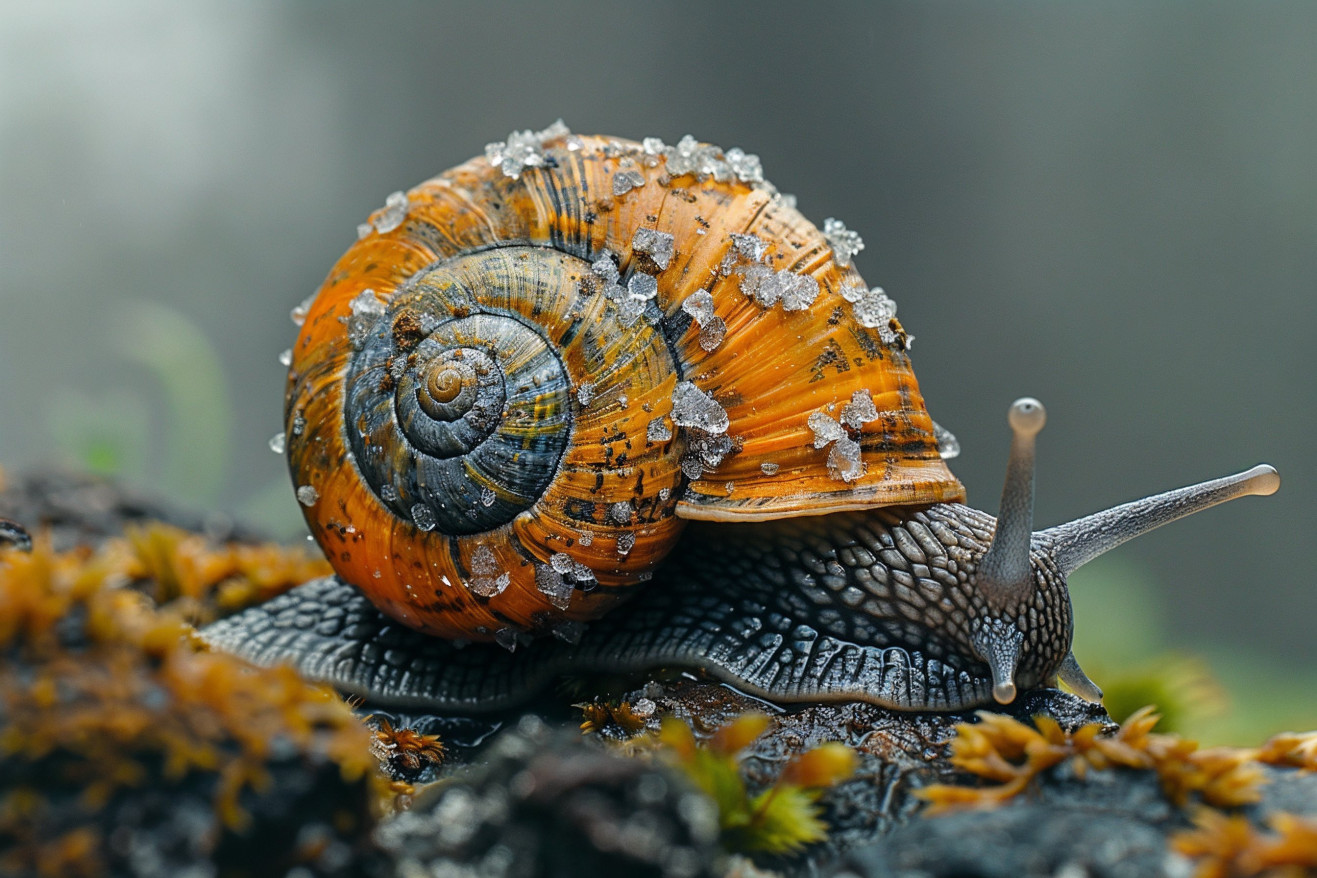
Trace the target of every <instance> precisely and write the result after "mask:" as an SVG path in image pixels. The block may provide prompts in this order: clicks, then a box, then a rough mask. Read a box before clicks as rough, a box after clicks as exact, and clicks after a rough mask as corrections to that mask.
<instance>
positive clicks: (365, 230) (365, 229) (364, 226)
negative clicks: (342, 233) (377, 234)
mask: <svg viewBox="0 0 1317 878" xmlns="http://www.w3.org/2000/svg"><path fill="white" fill-rule="evenodd" d="M374 229H375V227H374V226H372V225H371V224H370V223H357V240H358V241H360V240H361V239H362V238H364V237H366V236H367V235H369V234H370V233H371V232H372V231H374Z"/></svg>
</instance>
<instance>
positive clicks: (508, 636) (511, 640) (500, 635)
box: [494, 628, 517, 652]
mask: <svg viewBox="0 0 1317 878" xmlns="http://www.w3.org/2000/svg"><path fill="white" fill-rule="evenodd" d="M494 642H495V643H497V644H498V645H499V646H501V647H503V648H504V649H506V650H507V651H508V652H516V651H517V631H516V629H515V628H500V629H498V630H497V631H495V632H494Z"/></svg>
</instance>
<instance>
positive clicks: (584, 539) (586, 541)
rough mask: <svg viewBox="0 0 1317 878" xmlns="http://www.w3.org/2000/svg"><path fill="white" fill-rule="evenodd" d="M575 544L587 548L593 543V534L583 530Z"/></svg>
mask: <svg viewBox="0 0 1317 878" xmlns="http://www.w3.org/2000/svg"><path fill="white" fill-rule="evenodd" d="M577 542H578V543H580V544H581V545H583V546H588V545H590V544H591V543H593V542H594V534H592V533H590V532H589V531H588V530H583V531H581V536H580V537H579V538H578V539H577Z"/></svg>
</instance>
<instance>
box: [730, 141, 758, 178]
mask: <svg viewBox="0 0 1317 878" xmlns="http://www.w3.org/2000/svg"><path fill="white" fill-rule="evenodd" d="M726 158H727V164H729V165H731V167H732V173H733V174H735V175H736V179H738V180H740V181H741V182H742V183H762V182H764V167H763V165H761V164H760V163H759V156H757V155H755V154H754V153H748V152H746V151H745V150H743V149H741V148H740V147H739V146H734V147H732V148H731V149H729V150H727V153H726Z"/></svg>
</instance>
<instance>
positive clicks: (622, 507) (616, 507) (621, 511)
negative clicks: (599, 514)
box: [608, 500, 634, 524]
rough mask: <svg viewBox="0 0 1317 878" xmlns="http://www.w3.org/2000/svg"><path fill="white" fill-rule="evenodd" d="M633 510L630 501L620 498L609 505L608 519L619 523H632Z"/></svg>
mask: <svg viewBox="0 0 1317 878" xmlns="http://www.w3.org/2000/svg"><path fill="white" fill-rule="evenodd" d="M633 511H634V510H633V509H632V508H631V503H630V502H628V501H626V500H619V501H617V502H616V503H614V504H613V505H611V506H609V507H608V520H609V521H612V522H616V523H617V524H630V523H631V514H632V512H633Z"/></svg>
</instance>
